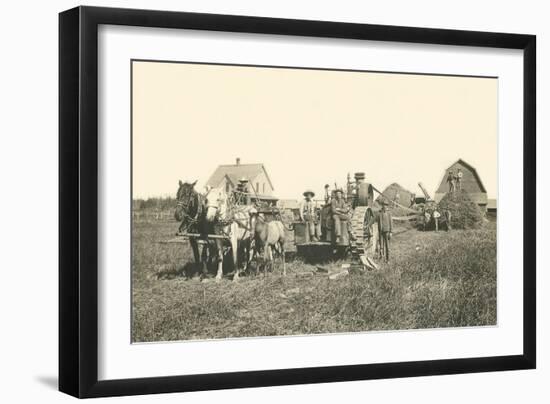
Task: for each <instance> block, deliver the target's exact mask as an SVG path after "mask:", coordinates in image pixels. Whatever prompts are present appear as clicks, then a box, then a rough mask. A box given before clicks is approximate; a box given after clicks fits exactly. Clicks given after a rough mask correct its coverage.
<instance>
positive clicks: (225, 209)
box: [206, 189, 256, 281]
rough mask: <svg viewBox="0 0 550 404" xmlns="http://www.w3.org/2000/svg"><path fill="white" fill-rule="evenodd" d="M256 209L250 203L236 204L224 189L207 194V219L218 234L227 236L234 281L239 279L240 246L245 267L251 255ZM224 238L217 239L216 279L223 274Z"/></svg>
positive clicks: (219, 278)
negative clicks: (233, 269) (251, 225)
mask: <svg viewBox="0 0 550 404" xmlns="http://www.w3.org/2000/svg"><path fill="white" fill-rule="evenodd" d="M254 213H256V209H255V208H254V207H252V206H248V205H235V204H233V203H232V201H231V200H230V197H229V195H227V193H226V192H225V191H224V190H223V189H212V190H210V191H209V192H208V194H207V195H206V221H207V222H208V223H211V224H213V225H214V228H215V229H216V233H217V234H218V235H222V236H227V237H228V239H229V244H230V247H231V252H232V256H233V265H234V267H235V275H234V276H233V280H234V281H238V280H239V272H240V265H239V264H240V263H239V259H238V257H239V246H243V247H244V250H245V257H246V258H245V260H244V264H245V269H246V267H247V266H248V262H249V259H248V257H249V255H250V243H251V237H250V235H251V233H250V217H251V215H252V214H254ZM224 244H225V243H224V239H218V238H217V239H216V247H217V248H216V249H217V255H218V272H217V274H216V281H219V280H221V279H222V276H223V257H224V255H225V254H224Z"/></svg>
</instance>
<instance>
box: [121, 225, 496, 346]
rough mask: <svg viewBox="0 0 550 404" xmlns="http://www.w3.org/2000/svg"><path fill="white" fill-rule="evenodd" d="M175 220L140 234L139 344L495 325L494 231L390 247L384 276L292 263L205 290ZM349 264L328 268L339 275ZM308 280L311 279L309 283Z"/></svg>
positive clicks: (406, 237)
mask: <svg viewBox="0 0 550 404" xmlns="http://www.w3.org/2000/svg"><path fill="white" fill-rule="evenodd" d="M176 229H177V224H176V223H175V222H162V221H158V222H155V221H151V222H141V223H140V222H136V223H134V227H133V268H132V270H133V292H132V293H133V313H132V316H133V327H132V339H133V341H134V342H146V341H147V342H148V341H169V340H187V339H211V338H228V337H252V336H273V335H296V334H315V333H334V332H357V331H371V330H398V329H415V328H440V327H463V326H482V325H494V324H496V225H495V223H494V222H493V223H487V224H486V225H485V226H484V227H483V228H482V229H479V230H463V231H460V230H457V231H452V232H449V233H446V232H438V233H435V232H419V231H416V230H409V231H406V232H403V233H401V234H398V235H396V236H395V237H394V238H393V239H392V244H391V249H392V253H393V256H392V260H391V262H390V263H389V264H383V265H381V267H380V270H378V271H370V272H367V273H365V274H350V275H349V276H346V277H343V278H340V279H337V280H329V279H328V276H327V274H326V273H314V274H313V275H312V274H311V272H312V271H314V269H315V267H314V266H312V265H308V264H306V263H304V262H302V261H301V260H300V259H299V258H294V259H293V260H291V261H290V263H289V265H288V266H287V271H288V275H287V276H286V277H285V278H283V277H282V276H281V275H280V272H279V270H280V267H279V265H278V261H276V264H275V271H274V272H273V273H270V274H268V275H267V276H266V277H264V276H263V275H259V276H255V275H251V276H244V277H242V279H241V280H240V282H231V281H230V277H227V279H224V280H223V281H222V282H219V283H215V282H213V281H210V282H200V281H198V279H197V278H196V277H195V278H193V276H192V269H193V266H192V265H191V264H190V263H191V261H192V255H191V251H190V248H189V246H188V244H160V243H158V241H161V240H166V239H168V238H171V237H172V236H173V234H174V233H175V231H176ZM342 263H343V262H342V261H334V262H330V263H327V264H326V265H324V266H325V267H327V268H329V269H334V270H336V269H338V268H340V266H341V264H342ZM306 275H307V276H306Z"/></svg>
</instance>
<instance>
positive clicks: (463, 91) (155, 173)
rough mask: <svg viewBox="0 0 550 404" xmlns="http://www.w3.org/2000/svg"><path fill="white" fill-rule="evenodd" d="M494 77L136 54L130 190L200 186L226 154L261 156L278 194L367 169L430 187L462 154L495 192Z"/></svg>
mask: <svg viewBox="0 0 550 404" xmlns="http://www.w3.org/2000/svg"><path fill="white" fill-rule="evenodd" d="M497 89H498V80H497V79H494V78H471V77H444V76H428V75H407V74H386V73H367V72H345V71H321V70H305V69H304V70H301V69H287V68H284V69H283V68H264V67H242V66H215V65H203V64H185V63H157V62H134V63H133V197H134V198H143V197H150V196H175V193H176V190H177V185H178V180H179V179H182V180H186V179H187V180H193V181H194V180H198V183H197V185H198V188H197V189H199V190H202V189H203V186H204V184H205V182H206V181H207V180H208V177H209V176H210V175H211V173H212V172H213V171H214V170H215V168H216V167H217V166H218V165H219V164H234V162H235V158H236V157H240V158H241V163H243V164H245V163H263V164H264V165H265V167H266V169H267V171H268V173H269V175H270V177H271V180H272V182H273V184H274V187H275V195H276V196H278V197H279V198H295V199H300V198H301V197H302V196H301V195H302V192H303V191H304V190H305V189H306V188H311V189H313V190H314V191H315V192H316V194H317V196H318V197H322V195H323V186H324V184H326V183H328V184H330V185H331V187H332V186H333V184H334V182H337V183H338V185H339V186H344V185H345V182H346V175H347V173H348V172H349V173H351V175H352V176H353V173H354V172H356V171H363V172H365V174H366V181H367V182H370V183H372V184H373V185H374V186H375V187H377V188H378V189H380V190H382V189H383V188H385V187H386V186H387V185H389V184H391V183H393V182H397V183H399V184H400V185H402V186H403V187H405V188H407V189H408V190H410V191H411V192H415V193H416V194H417V195H420V194H421V191H420V189H419V188H418V186H417V183H418V182H419V181H421V182H423V183H424V185H425V186H426V188H427V189H428V191H429V192H430V193H431V196H432V197H433V196H434V193H435V189H436V188H437V186H438V184H439V181H440V180H441V178H442V176H443V173H444V170H445V169H446V168H447V167H448V166H450V165H451V164H452V163H454V162H455V161H456V160H457V159H458V158H462V159H463V160H465V161H466V162H468V163H470V164H471V165H473V166H474V167H475V168H476V169H477V171H478V173H479V175H480V176H481V180H482V181H483V183H484V185H485V188H486V189H487V192H488V196H489V198H495V197H496V195H497Z"/></svg>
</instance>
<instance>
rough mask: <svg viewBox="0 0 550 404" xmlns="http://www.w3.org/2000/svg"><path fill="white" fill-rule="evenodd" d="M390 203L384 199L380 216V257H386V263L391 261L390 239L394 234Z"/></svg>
mask: <svg viewBox="0 0 550 404" xmlns="http://www.w3.org/2000/svg"><path fill="white" fill-rule="evenodd" d="M387 206H388V202H387V201H386V200H385V199H384V200H383V201H382V209H380V213H379V214H378V231H379V233H380V255H381V256H383V257H384V259H385V261H386V262H388V261H389V260H390V239H391V233H392V217H391V213H390V212H389V211H388V209H387Z"/></svg>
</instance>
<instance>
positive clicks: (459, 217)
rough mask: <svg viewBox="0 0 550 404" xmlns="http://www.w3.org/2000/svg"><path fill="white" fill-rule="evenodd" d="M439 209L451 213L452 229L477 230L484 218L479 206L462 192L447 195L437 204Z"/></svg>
mask: <svg viewBox="0 0 550 404" xmlns="http://www.w3.org/2000/svg"><path fill="white" fill-rule="evenodd" d="M439 209H440V211H441V212H442V213H443V211H444V210H445V209H449V211H450V212H451V224H452V226H453V228H454V229H478V228H480V227H481V226H482V225H483V222H484V221H485V217H484V215H483V212H482V211H481V210H480V209H479V206H478V205H477V204H476V203H475V202H473V201H472V200H471V199H470V197H469V196H468V193H467V192H466V191H464V190H457V191H455V192H454V193H447V194H445V195H444V196H443V198H442V199H441V201H440V202H439Z"/></svg>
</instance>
